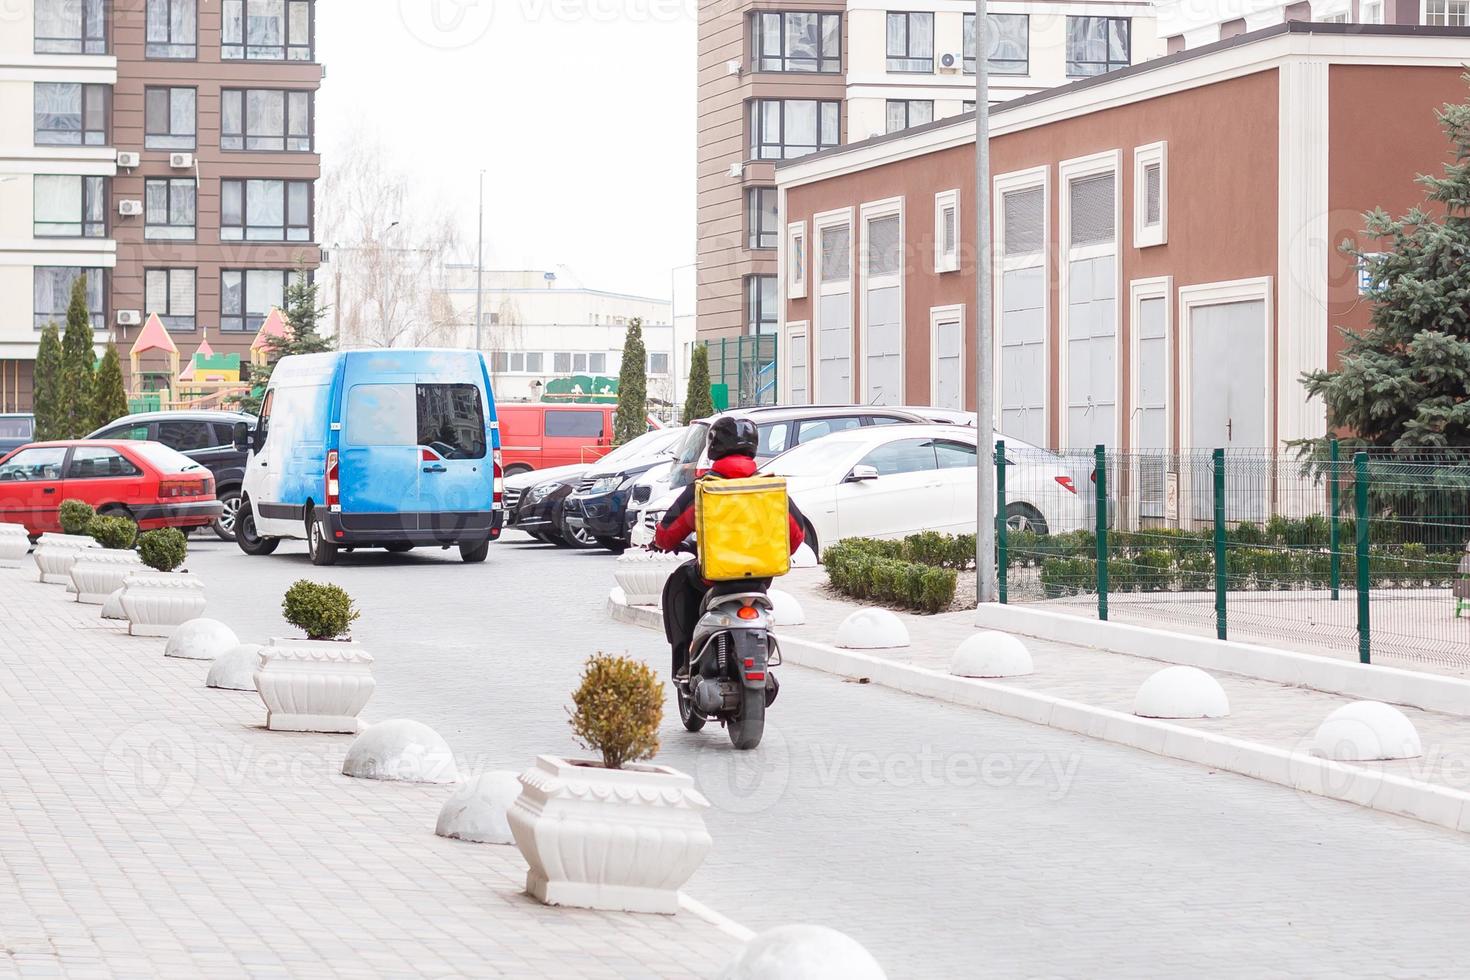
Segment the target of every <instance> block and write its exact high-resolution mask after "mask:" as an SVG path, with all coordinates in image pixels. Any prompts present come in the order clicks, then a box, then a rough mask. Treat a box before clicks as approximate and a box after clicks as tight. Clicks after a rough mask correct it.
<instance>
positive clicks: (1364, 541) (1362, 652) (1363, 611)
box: [1353, 453, 1373, 664]
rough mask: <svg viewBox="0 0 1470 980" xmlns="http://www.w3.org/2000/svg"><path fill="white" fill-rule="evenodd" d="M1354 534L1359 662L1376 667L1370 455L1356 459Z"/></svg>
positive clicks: (1354, 462) (1354, 468) (1359, 454)
mask: <svg viewBox="0 0 1470 980" xmlns="http://www.w3.org/2000/svg"><path fill="white" fill-rule="evenodd" d="M1353 509H1354V513H1353V530H1354V531H1356V532H1357V548H1356V551H1357V560H1356V567H1357V573H1358V575H1357V578H1358V659H1359V660H1361V661H1362V662H1363V663H1365V664H1366V663H1372V662H1373V661H1372V639H1373V630H1372V626H1371V623H1370V620H1369V612H1368V606H1369V604H1368V599H1369V598H1370V586H1369V582H1370V581H1371V579H1370V578H1369V575H1368V571H1369V569H1368V550H1369V549H1368V454H1367V453H1356V454H1354V455H1353Z"/></svg>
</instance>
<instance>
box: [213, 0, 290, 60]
mask: <svg viewBox="0 0 1470 980" xmlns="http://www.w3.org/2000/svg"><path fill="white" fill-rule="evenodd" d="M223 14H224V19H223V22H222V24H221V32H220V57H221V58H223V59H224V60H225V61H240V60H242V59H243V60H245V61H310V60H311V32H312V23H311V21H312V5H311V3H310V2H308V0H224V7H223Z"/></svg>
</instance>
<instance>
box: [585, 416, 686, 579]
mask: <svg viewBox="0 0 1470 980" xmlns="http://www.w3.org/2000/svg"><path fill="white" fill-rule="evenodd" d="M684 436H685V433H684V430H683V429H682V428H670V429H655V430H654V431H652V432H648V433H645V434H643V435H641V436H639V437H638V438H637V439H634V440H632V441H630V442H628V443H626V444H624V445H622V446H619V447H618V448H617V449H615V450H613V451H612V452H611V453H609V454H608V455H607V456H605V457H603V458H602V459H600V460H598V461H597V462H596V463H595V464H593V465H592V466H591V467H589V468H588V471H587V472H586V473H585V474H583V476H582V478H581V479H580V480H579V481H578V483H577V486H576V489H575V490H574V491H573V492H572V495H571V496H570V497H568V498H567V500H566V504H565V505H564V506H563V509H562V521H563V524H564V525H565V528H566V530H567V534H568V536H569V537H574V538H575V539H576V540H578V541H580V540H582V537H580V536H578V532H585V533H586V534H590V535H591V537H592V539H593V541H594V542H595V543H596V544H599V545H601V546H602V547H604V548H607V549H608V550H609V551H614V552H621V551H622V550H623V549H624V548H626V547H628V543H629V532H630V531H631V530H632V526H633V525H632V523H631V521H632V520H633V518H634V517H635V516H636V512H634V511H630V510H629V504H631V503H647V502H648V499H649V498H648V497H643V498H642V499H641V500H639V499H637V493H638V490H637V487H636V484H637V483H638V479H639V477H641V476H642V475H643V474H644V473H647V472H648V471H649V470H651V469H653V468H654V467H655V466H659V465H661V464H666V463H670V462H672V461H673V458H674V451H675V449H677V448H678V447H679V446H680V445H681V443H682V442H683V440H684ZM645 492H648V493H652V489H651V488H648V489H647V490H646V491H645Z"/></svg>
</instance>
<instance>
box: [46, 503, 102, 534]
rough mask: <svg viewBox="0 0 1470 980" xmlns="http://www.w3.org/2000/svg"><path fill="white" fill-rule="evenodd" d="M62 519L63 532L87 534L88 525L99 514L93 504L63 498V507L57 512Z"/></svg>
mask: <svg viewBox="0 0 1470 980" xmlns="http://www.w3.org/2000/svg"><path fill="white" fill-rule="evenodd" d="M56 516H57V518H58V519H59V520H60V521H61V533H62V534H86V533H87V526H88V525H89V524H91V523H92V520H93V519H94V518H95V517H96V516H97V512H96V511H95V510H93V509H92V505H91V504H84V503H82V502H81V501H80V500H63V501H62V502H61V507H60V508H59V509H58V510H57V512H56Z"/></svg>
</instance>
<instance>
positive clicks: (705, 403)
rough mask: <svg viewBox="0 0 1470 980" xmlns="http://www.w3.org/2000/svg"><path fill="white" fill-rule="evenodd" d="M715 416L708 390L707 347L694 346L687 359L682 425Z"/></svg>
mask: <svg viewBox="0 0 1470 980" xmlns="http://www.w3.org/2000/svg"><path fill="white" fill-rule="evenodd" d="M713 414H715V401H714V398H713V397H711V395H710V390H709V347H708V346H706V345H705V344H696V345H695V346H694V352H693V353H692V354H691V355H690V357H689V393H688V394H687V395H685V396H684V424H685V425H688V424H689V423H690V422H693V421H695V420H696V419H705V418H709V417H710V416H711V415H713Z"/></svg>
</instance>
